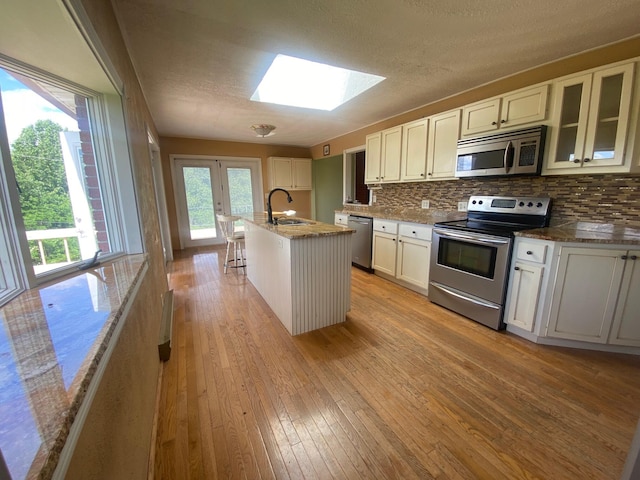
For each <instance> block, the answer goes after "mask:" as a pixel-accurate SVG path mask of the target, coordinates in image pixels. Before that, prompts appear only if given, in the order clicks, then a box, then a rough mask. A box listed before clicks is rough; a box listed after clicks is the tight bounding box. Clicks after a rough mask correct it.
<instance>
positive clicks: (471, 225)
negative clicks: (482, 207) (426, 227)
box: [435, 219, 538, 237]
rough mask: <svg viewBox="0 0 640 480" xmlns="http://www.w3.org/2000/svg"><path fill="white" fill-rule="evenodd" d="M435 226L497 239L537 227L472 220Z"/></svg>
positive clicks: (442, 223) (455, 221)
mask: <svg viewBox="0 0 640 480" xmlns="http://www.w3.org/2000/svg"><path fill="white" fill-rule="evenodd" d="M435 226H436V227H447V228H450V229H453V230H461V231H467V232H476V233H484V234H486V235H496V236H498V237H513V236H514V232H518V231H520V230H526V229H531V228H538V227H537V226H530V225H513V224H498V223H489V222H483V221H477V220H473V219H466V220H453V221H450V222H439V223H436V224H435Z"/></svg>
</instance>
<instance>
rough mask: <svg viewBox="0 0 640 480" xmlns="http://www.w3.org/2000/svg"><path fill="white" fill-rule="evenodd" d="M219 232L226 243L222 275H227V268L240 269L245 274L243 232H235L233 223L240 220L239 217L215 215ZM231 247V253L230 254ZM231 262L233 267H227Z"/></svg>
mask: <svg viewBox="0 0 640 480" xmlns="http://www.w3.org/2000/svg"><path fill="white" fill-rule="evenodd" d="M216 218H217V219H218V224H219V225H220V230H222V235H224V238H225V240H226V242H227V253H226V255H225V257H224V273H227V268H229V266H231V268H242V271H243V273H244V274H246V273H247V267H246V265H245V263H244V232H236V231H235V222H236V221H237V220H240V217H237V216H234V215H223V214H221V213H218V214H216ZM232 245H233V253H232V252H231V249H232V247H231V246H232ZM231 255H233V256H231ZM231 262H233V265H229V264H230V263H231Z"/></svg>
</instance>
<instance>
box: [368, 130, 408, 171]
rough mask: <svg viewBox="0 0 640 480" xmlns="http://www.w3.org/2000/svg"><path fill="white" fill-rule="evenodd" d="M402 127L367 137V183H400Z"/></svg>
mask: <svg viewBox="0 0 640 480" xmlns="http://www.w3.org/2000/svg"><path fill="white" fill-rule="evenodd" d="M401 162H402V125H399V126H397V127H393V128H388V129H386V130H383V131H381V132H377V133H373V134H371V135H367V138H366V160H365V174H364V181H365V183H382V182H399V181H400V172H401V167H400V165H401Z"/></svg>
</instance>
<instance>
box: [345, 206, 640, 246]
mask: <svg viewBox="0 0 640 480" xmlns="http://www.w3.org/2000/svg"><path fill="white" fill-rule="evenodd" d="M336 213H346V214H350V215H362V216H366V217H372V218H382V219H385V220H398V221H403V222H414V223H425V224H429V225H433V224H435V223H437V222H445V221H450V220H461V219H464V218H466V217H467V214H466V213H465V212H452V211H438V210H430V209H425V210H416V209H408V208H385V207H370V206H368V205H350V204H346V205H344V207H343V208H342V209H340V210H336ZM515 235H516V236H518V237H526V238H538V239H541V240H550V241H554V242H578V243H605V244H606V243H608V244H618V245H640V228H636V227H629V226H625V225H616V224H612V223H604V222H603V223H599V222H567V223H561V222H560V223H558V224H555V225H554V226H551V227H546V228H536V229H533V230H522V231H520V232H516V233H515Z"/></svg>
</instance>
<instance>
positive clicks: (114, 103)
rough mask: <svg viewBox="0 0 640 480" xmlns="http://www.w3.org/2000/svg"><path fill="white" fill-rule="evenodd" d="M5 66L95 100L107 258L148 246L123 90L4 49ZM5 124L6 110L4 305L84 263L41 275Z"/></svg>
mask: <svg viewBox="0 0 640 480" xmlns="http://www.w3.org/2000/svg"><path fill="white" fill-rule="evenodd" d="M0 66H1V67H4V68H6V69H8V70H10V71H17V72H19V73H21V74H24V75H27V76H30V77H32V78H37V79H40V80H43V81H46V82H47V83H50V84H54V85H58V86H60V87H62V88H64V89H66V90H68V91H71V92H74V93H78V94H81V95H84V96H85V97H87V98H88V99H89V100H88V102H87V110H88V115H89V119H90V124H91V134H92V141H93V148H94V154H95V158H96V166H97V168H98V171H99V178H100V188H101V191H102V192H103V197H102V201H103V206H104V209H105V222H106V225H107V232H108V235H109V244H110V249H111V252H109V253H107V254H105V255H104V256H101V258H103V259H105V260H107V259H112V258H115V257H117V256H121V255H124V254H136V253H142V252H143V251H144V245H143V240H142V235H141V223H140V218H139V214H138V208H131V205H135V206H137V205H138V204H137V198H136V195H135V185H134V178H133V170H132V166H131V160H130V156H129V145H128V142H127V141H126V140H127V131H126V124H125V120H124V111H123V105H122V96H121V95H123V94H122V93H121V94H120V95H118V94H116V93H104V94H102V93H98V92H95V91H93V90H91V89H88V88H85V87H82V86H79V85H77V84H74V83H72V82H68V81H65V80H63V79H61V78H59V77H57V76H55V75H51V74H48V73H46V72H43V71H41V70H39V69H37V68H35V67H30V66H27V65H25V64H23V63H21V62H18V61H15V60H13V59H10V58H8V57H5V56H3V55H1V54H0ZM5 127H6V126H5V120H4V115H2V118H1V119H0V147H1V150H0V152H1V153H2V164H1V165H0V170H1V174H2V185H0V187H1V190H2V191H1V192H0V226H1V227H2V230H3V233H4V235H3V237H2V238H1V239H0V250H1V251H0V259H2V272H0V273H2V274H4V275H3V276H4V277H5V278H4V279H2V278H0V305H1V304H3V303H5V302H6V301H8V300H9V299H10V298H12V297H13V296H15V295H17V294H18V293H20V291H22V290H24V288H33V287H36V286H38V285H40V284H42V283H44V282H48V281H51V280H53V279H55V278H58V277H61V276H63V275H67V274H69V273H71V272H73V271H76V270H77V267H78V264H79V263H81V262H75V263H72V264H69V265H67V266H64V267H62V268H58V269H55V270H51V271H49V272H46V273H43V274H41V275H38V276H37V277H36V275H35V272H34V270H33V268H32V264H31V258H30V254H29V245H28V242H27V238H26V231H25V228H24V223H23V222H22V214H21V211H20V203H19V197H18V191H17V186H16V181H15V175H14V172H13V167H12V165H11V156H10V153H9V143H8V139H7V136H6V129H5ZM0 277H1V275H0ZM3 284H6V286H5V285H3ZM3 293H4V295H3Z"/></svg>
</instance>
